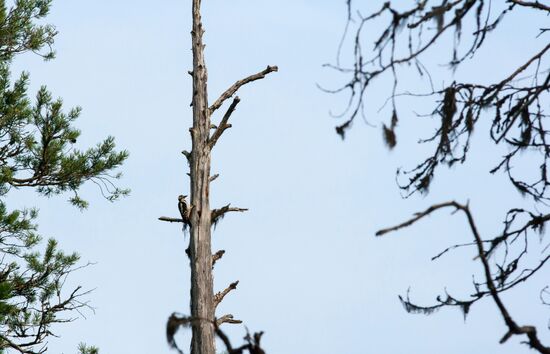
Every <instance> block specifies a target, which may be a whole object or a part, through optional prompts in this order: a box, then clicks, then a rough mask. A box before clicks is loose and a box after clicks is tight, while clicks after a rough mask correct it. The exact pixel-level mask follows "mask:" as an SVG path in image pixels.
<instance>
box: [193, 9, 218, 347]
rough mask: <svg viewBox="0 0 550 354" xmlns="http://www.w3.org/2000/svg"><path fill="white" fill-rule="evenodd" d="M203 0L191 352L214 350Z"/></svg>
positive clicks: (196, 18)
mask: <svg viewBox="0 0 550 354" xmlns="http://www.w3.org/2000/svg"><path fill="white" fill-rule="evenodd" d="M200 5H201V1H200V0H193V8H192V14H193V29H192V31H191V36H192V46H193V48H192V49H193V73H192V74H193V101H192V102H193V128H191V130H190V131H191V139H192V146H193V149H192V151H191V159H190V165H191V206H192V208H193V209H192V212H191V240H190V245H189V256H190V262H191V317H192V318H193V319H194V321H193V326H192V331H193V334H192V340H191V353H192V354H215V343H214V326H213V321H214V320H215V315H214V311H215V309H214V301H213V300H214V290H213V277H212V251H211V210H210V203H209V184H210V147H209V145H208V139H209V134H210V111H209V109H208V95H207V80H208V77H207V71H206V64H205V61H204V45H203V42H202V36H203V33H204V29H203V27H202V23H201V14H200Z"/></svg>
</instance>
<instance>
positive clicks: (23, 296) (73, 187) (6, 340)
mask: <svg viewBox="0 0 550 354" xmlns="http://www.w3.org/2000/svg"><path fill="white" fill-rule="evenodd" d="M50 3H51V1H49V0H18V1H16V2H15V3H14V5H13V6H11V7H9V8H8V7H7V6H6V2H5V1H2V0H0V352H4V351H5V350H6V349H8V348H9V349H10V350H12V351H15V352H19V353H28V354H31V353H43V352H45V351H46V349H47V339H48V337H50V336H51V335H53V334H54V333H53V332H52V325H53V324H55V323H65V322H69V321H71V320H73V319H74V318H76V317H77V316H79V315H80V314H81V313H80V311H81V309H83V308H85V307H88V305H87V303H86V301H85V300H84V299H83V296H84V295H86V294H87V292H85V291H82V289H81V287H77V288H75V289H72V290H67V289H66V287H64V284H65V281H66V278H67V276H68V275H69V274H70V273H71V272H73V271H74V270H76V269H78V268H79V267H81V266H78V265H77V262H78V260H79V257H78V255H77V254H75V253H70V254H66V253H64V252H62V251H60V250H59V248H58V246H57V242H56V241H55V240H53V239H51V240H49V241H48V242H47V244H46V245H45V247H43V250H42V252H39V251H38V250H39V249H40V248H42V247H40V248H39V243H40V240H41V237H40V235H39V234H38V232H37V225H36V222H35V221H36V220H35V219H36V217H37V211H36V210H34V209H25V210H10V209H9V208H8V206H7V205H6V202H5V197H6V196H7V194H8V193H9V192H10V191H12V190H13V189H19V188H25V187H26V188H32V189H34V190H36V191H37V192H38V193H39V194H41V195H45V196H51V195H55V194H60V193H63V192H71V193H72V194H73V197H72V198H71V202H72V203H73V204H75V205H76V206H78V207H81V208H82V207H85V206H86V205H87V203H86V201H84V200H82V199H81V198H80V197H79V195H78V190H79V188H80V187H81V186H82V184H83V183H84V182H86V181H92V182H94V183H96V184H97V185H98V186H99V188H100V191H101V193H102V194H103V196H104V197H105V198H107V199H109V200H114V199H116V198H118V197H119V196H121V195H125V194H127V193H128V191H127V190H125V189H120V188H118V187H116V186H115V185H114V183H113V181H114V180H115V179H117V178H119V177H120V174H118V173H114V174H113V171H114V170H116V169H117V168H118V167H119V166H120V165H121V164H122V163H123V162H124V160H125V159H126V157H127V156H128V154H127V152H125V151H122V152H117V151H115V146H114V140H113V138H111V137H108V138H107V139H105V140H104V141H102V142H100V143H99V144H97V146H95V147H93V148H89V149H86V150H79V149H77V148H76V144H77V140H78V137H79V135H80V132H79V131H78V130H77V129H75V128H74V127H73V126H72V123H73V122H74V121H75V120H76V119H77V118H78V116H79V114H80V108H74V109H71V110H69V111H68V112H65V111H64V109H63V105H62V101H61V99H53V98H52V95H51V94H50V93H49V92H48V91H47V90H46V88H45V87H42V88H41V89H40V90H39V91H38V93H37V94H36V99H34V100H31V99H29V97H28V92H27V91H28V82H29V75H28V74H27V73H23V74H21V75H20V77H19V79H17V80H16V81H15V82H14V83H13V84H12V83H11V82H10V71H9V67H10V64H11V62H12V60H13V59H14V58H15V57H16V55H17V54H20V53H24V52H33V53H36V54H38V55H40V56H42V57H44V58H46V59H51V58H53V51H52V44H53V39H54V36H55V34H56V31H55V28H54V27H53V26H51V25H38V24H37V21H39V20H42V19H43V18H44V17H45V16H46V15H47V14H48V11H49V8H50ZM84 266H85V265H84ZM79 350H80V352H81V353H83V354H84V353H86V354H88V353H89V354H92V353H97V348H94V347H86V346H84V345H82V346H81V347H80V348H79Z"/></svg>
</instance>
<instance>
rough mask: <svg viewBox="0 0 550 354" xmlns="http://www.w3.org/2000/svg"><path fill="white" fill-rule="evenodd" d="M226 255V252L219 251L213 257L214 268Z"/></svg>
mask: <svg viewBox="0 0 550 354" xmlns="http://www.w3.org/2000/svg"><path fill="white" fill-rule="evenodd" d="M224 254H225V250H219V251H218V252H216V253H214V254H213V255H212V268H214V264H216V262H217V261H218V260H219V259H220V258H222V257H223V255H224Z"/></svg>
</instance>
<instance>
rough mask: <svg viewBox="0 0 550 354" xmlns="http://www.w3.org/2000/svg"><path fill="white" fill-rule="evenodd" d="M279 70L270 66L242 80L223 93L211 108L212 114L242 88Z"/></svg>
mask: <svg viewBox="0 0 550 354" xmlns="http://www.w3.org/2000/svg"><path fill="white" fill-rule="evenodd" d="M278 70H279V68H278V67H277V66H268V67H267V68H265V69H264V70H263V71H260V72H259V73H257V74H254V75H250V76H249V77H247V78H244V79H242V80H239V81H237V82H235V83H234V84H233V85H232V86H231V87H229V88H228V89H227V90H226V91H225V92H224V93H222V94H221V96H220V97H219V98H218V99H217V100H216V101H215V102H214V103H213V104H212V105H211V106H210V108H209V111H210V114H212V113H214V111H215V110H217V109H218V108H220V107H221V106H222V104H223V103H224V102H225V100H227V99H229V98H230V97H231V96H233V95H234V94H235V93H236V92H237V91H238V90H239V88H241V86H243V85H246V84H248V83H250V82H252V81H256V80H260V79H263V78H265V76H266V75H267V74H269V73H272V72H276V71H278Z"/></svg>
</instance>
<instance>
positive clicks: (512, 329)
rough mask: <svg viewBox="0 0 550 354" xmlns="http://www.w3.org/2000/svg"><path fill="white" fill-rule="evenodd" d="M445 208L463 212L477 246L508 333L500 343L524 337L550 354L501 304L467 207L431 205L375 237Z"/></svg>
mask: <svg viewBox="0 0 550 354" xmlns="http://www.w3.org/2000/svg"><path fill="white" fill-rule="evenodd" d="M446 207H452V208H455V209H456V210H460V211H462V212H464V214H465V215H466V217H467V219H468V224H469V226H470V230H471V232H472V234H473V236H474V240H475V243H476V246H477V251H478V257H479V259H480V260H481V263H482V265H483V271H484V274H485V281H486V283H485V284H486V285H487V288H488V289H489V293H490V295H491V297H492V298H493V301H494V302H495V304H496V305H497V307H498V309H499V312H500V314H501V316H502V318H503V319H504V322H505V324H506V326H507V327H508V332H507V333H506V334H505V335H504V336H503V337H502V339H501V340H500V343H504V342H506V341H507V340H508V339H509V338H510V337H511V336H512V335H526V336H527V338H528V339H529V340H528V342H527V344H528V345H529V346H530V347H531V348H533V349H535V350H537V351H538V352H539V353H542V354H550V347H546V346H544V345H543V344H542V343H541V342H540V340H539V338H538V336H537V330H536V328H535V327H533V326H519V325H518V324H517V323H516V322H515V321H514V320H513V318H512V316H511V315H510V313H509V312H508V309H507V308H506V306H505V305H504V303H503V302H502V300H501V298H500V295H499V293H500V291H499V290H498V289H497V287H496V285H495V282H494V280H493V275H492V272H491V267H490V265H489V260H488V258H487V253H488V252H486V251H485V249H484V247H483V243H484V241H483V239H482V238H481V235H480V234H479V231H478V229H477V226H476V224H475V221H474V218H473V216H472V213H471V212H470V208H469V207H468V206H467V205H462V204H459V203H457V202H455V201H451V202H447V203H441V204H436V205H433V206H431V207H429V208H428V209H426V210H425V211H423V212H420V213H416V214H415V216H414V217H413V218H411V219H409V220H408V221H405V222H404V223H401V224H399V225H396V226H394V227H390V228H386V229H383V230H380V231H378V232H377V233H376V236H381V235H384V234H385V233H388V232H392V231H396V230H399V229H402V228H404V227H407V226H410V225H412V224H414V223H416V222H417V221H419V220H420V219H422V218H424V217H426V216H428V215H430V214H431V213H432V212H434V211H436V210H438V209H442V208H446Z"/></svg>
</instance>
